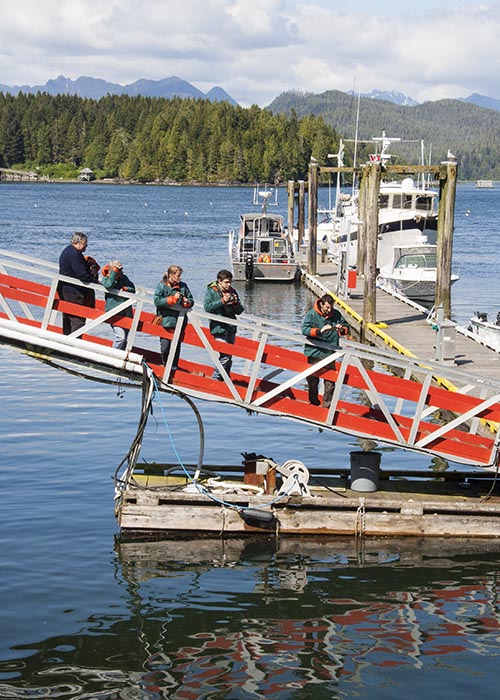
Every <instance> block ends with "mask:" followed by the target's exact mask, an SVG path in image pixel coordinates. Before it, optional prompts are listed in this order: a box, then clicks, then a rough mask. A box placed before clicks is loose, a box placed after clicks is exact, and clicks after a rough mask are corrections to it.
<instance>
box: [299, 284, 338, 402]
mask: <svg viewBox="0 0 500 700" xmlns="http://www.w3.org/2000/svg"><path fill="white" fill-rule="evenodd" d="M348 333H349V326H348V324H347V322H346V320H345V319H344V317H343V316H342V314H341V313H340V311H338V310H337V309H335V308H334V307H333V299H332V297H331V296H330V294H324V295H323V296H322V297H321V298H320V299H317V300H316V302H315V303H314V306H313V308H312V309H310V310H309V311H308V312H307V313H306V315H305V317H304V321H303V323H302V334H303V335H305V336H307V338H310V339H311V340H321V341H322V342H323V343H328V345H329V346H330V349H328V348H320V347H318V346H315V345H309V344H306V345H305V346H304V355H305V356H306V357H307V361H308V362H309V364H314V363H316V362H319V361H320V360H322V359H323V358H325V357H327V356H328V355H330V354H331V353H332V352H333V351H334V350H336V349H337V348H338V347H339V336H340V335H347V334H348ZM334 367H335V364H334V363H332V365H330V366H329V369H334ZM307 385H308V387H309V402H310V403H312V404H313V405H314V406H319V405H320V400H319V396H318V390H319V377H316V376H315V375H314V374H311V375H309V376H308V377H307ZM334 389H335V382H332V381H330V380H328V379H325V387H324V391H323V406H326V407H328V406H330V403H331V401H332V396H333V391H334Z"/></svg>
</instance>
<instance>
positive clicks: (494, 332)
mask: <svg viewBox="0 0 500 700" xmlns="http://www.w3.org/2000/svg"><path fill="white" fill-rule="evenodd" d="M468 330H469V331H470V332H471V333H473V334H474V336H477V340H478V341H479V342H480V343H482V344H483V345H487V346H488V347H489V348H492V349H493V350H496V352H500V311H499V312H498V313H497V317H496V320H495V322H492V321H488V314H487V313H484V312H482V311H476V313H475V314H474V316H472V318H471V319H470V321H469V327H468Z"/></svg>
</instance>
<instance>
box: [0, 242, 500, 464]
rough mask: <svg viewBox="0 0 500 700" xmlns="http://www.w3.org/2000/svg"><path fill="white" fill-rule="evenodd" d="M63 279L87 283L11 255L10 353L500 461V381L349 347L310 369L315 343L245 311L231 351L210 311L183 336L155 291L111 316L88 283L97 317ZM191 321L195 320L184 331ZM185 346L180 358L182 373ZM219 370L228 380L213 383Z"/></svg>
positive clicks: (467, 457)
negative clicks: (327, 397)
mask: <svg viewBox="0 0 500 700" xmlns="http://www.w3.org/2000/svg"><path fill="white" fill-rule="evenodd" d="M61 280H66V281H71V283H73V284H75V283H76V284H78V281H77V280H75V279H73V278H66V277H64V276H61V275H59V274H58V267H57V265H56V264H54V263H51V262H48V261H44V260H41V259H38V258H32V257H29V256H26V255H21V254H18V253H15V252H13V251H7V250H1V249H0V342H1V343H2V344H5V345H8V346H10V347H13V348H16V349H18V350H20V351H22V352H23V353H26V354H28V355H31V356H33V357H35V358H37V359H39V360H42V361H44V362H48V363H49V364H51V365H53V366H56V367H60V368H64V369H67V368H74V367H75V366H77V367H79V368H80V369H81V368H82V367H83V368H86V369H85V372H86V375H87V376H88V377H89V378H97V377H98V376H100V377H102V376H103V375H104V376H105V377H106V378H109V380H110V381H113V380H118V379H119V380H120V381H124V380H125V379H126V380H127V381H128V382H129V383H130V384H132V385H137V386H140V385H141V383H142V376H143V372H144V365H145V363H146V364H147V365H148V366H149V367H150V368H151V370H152V372H153V373H154V375H155V377H156V380H157V383H158V388H159V390H161V391H167V392H173V393H180V394H184V395H186V396H188V397H190V398H191V399H202V400H208V401H217V402H222V403H226V404H232V405H234V406H238V407H240V408H243V409H246V410H247V411H251V412H258V413H262V414H270V415H275V416H279V417H281V418H285V419H291V420H294V421H300V422H301V423H306V424H311V425H314V426H317V427H319V428H322V429H324V430H330V431H339V432H341V433H346V434H349V435H353V436H356V437H359V438H369V439H372V440H376V441H380V442H382V443H385V444H388V445H394V446H397V447H401V448H405V449H410V450H415V451H419V452H424V453H429V454H432V455H438V456H440V457H442V458H444V459H446V460H450V461H454V462H458V463H462V464H468V465H474V466H480V467H487V466H493V465H497V463H498V446H499V425H500V384H498V383H496V382H494V381H490V380H489V379H488V378H485V377H477V376H475V377H474V376H472V375H470V374H469V373H468V372H467V373H466V372H464V371H460V370H459V369H457V368H454V367H449V366H444V365H440V364H437V363H435V362H432V361H427V360H419V359H417V358H410V357H406V356H403V355H400V354H398V353H396V352H393V351H390V350H382V349H379V348H374V347H370V346H367V345H362V344H359V343H356V342H354V341H351V340H344V339H342V340H341V347H339V348H338V349H337V350H335V352H333V353H332V354H330V355H329V356H328V357H326V358H325V359H323V360H321V361H320V362H318V363H317V364H314V365H310V364H308V362H307V359H306V357H305V356H304V354H303V348H304V343H305V338H304V337H303V336H302V334H301V333H300V330H298V329H296V328H293V327H290V326H286V325H283V324H279V323H276V322H273V321H271V320H269V319H265V318H259V317H255V316H250V315H248V314H242V316H241V317H239V318H238V319H236V320H235V321H234V322H232V323H234V325H235V326H237V328H238V334H237V336H236V341H235V343H234V345H232V344H227V343H225V342H223V341H221V340H216V339H215V338H214V337H213V336H212V335H211V334H210V331H209V327H208V325H209V321H210V320H211V319H217V318H220V317H217V316H214V315H213V314H209V313H206V312H205V311H204V310H203V307H202V306H201V305H200V304H195V306H194V307H193V309H191V310H190V311H189V312H181V314H180V316H179V320H178V322H177V326H176V327H175V329H173V330H168V329H165V328H163V327H161V326H157V325H155V324H153V322H152V321H153V317H154V313H155V309H154V304H153V293H152V291H151V290H147V289H142V290H139V291H138V292H137V293H136V294H129V293H126V292H122V291H120V297H123V298H124V299H125V301H123V302H122V304H121V305H120V306H118V307H115V308H114V309H113V310H112V311H110V312H107V313H106V312H105V311H104V288H103V287H102V286H101V285H100V284H91V285H84V286H86V287H87V288H92V289H93V290H94V291H95V294H96V302H95V308H90V307H85V306H80V305H77V304H72V303H69V302H66V301H63V300H61V299H60V298H59V295H58V291H57V290H58V284H59V282H60V281H61ZM82 286H83V285H82ZM129 306H131V307H133V311H134V313H133V318H128V317H122V318H120V319H119V320H118V321H116V318H115V319H114V320H113V322H114V323H115V322H116V323H117V324H118V325H121V326H123V327H125V328H128V329H129V334H128V339H127V347H126V349H125V350H123V351H122V350H117V349H114V348H113V347H112V333H111V328H110V320H111V319H113V317H116V314H117V312H119V311H120V310H123V309H125V308H126V307H129ZM62 312H65V313H69V314H73V315H75V316H81V317H82V318H85V321H86V322H85V325H84V327H83V328H81V329H80V330H78V331H76V332H74V333H72V334H71V335H63V334H62V330H61V319H60V314H61V313H62ZM184 314H187V316H188V318H187V321H188V322H187V325H186V326H185V329H184V331H183V322H184V320H185V319H184ZM161 336H165V337H170V338H171V339H172V352H171V353H170V356H169V360H168V361H167V365H166V366H163V365H162V363H161V356H160V353H159V338H160V337H161ZM179 342H182V348H181V357H180V360H179V362H178V368H177V369H175V370H172V359H171V358H172V357H173V354H174V349H175V347H176V345H177V344H178V343H179ZM313 344H317V345H320V346H321V345H322V344H321V342H319V341H314V343H313ZM220 352H227V353H230V354H231V355H232V356H233V369H232V371H231V376H228V375H227V373H226V371H225V370H224V368H223V367H222V365H221V363H220V361H219V353H220ZM214 367H217V368H218V369H219V372H220V374H221V375H222V381H217V380H215V379H212V372H213V369H214ZM313 373H314V374H317V375H318V376H321V377H322V378H326V379H330V380H331V381H334V382H335V390H334V393H333V398H332V401H331V405H330V406H329V407H323V406H313V405H311V404H310V403H309V401H308V392H307V387H306V381H305V380H306V378H307V376H308V375H310V374H313ZM450 387H451V389H452V390H450ZM485 426H486V429H485Z"/></svg>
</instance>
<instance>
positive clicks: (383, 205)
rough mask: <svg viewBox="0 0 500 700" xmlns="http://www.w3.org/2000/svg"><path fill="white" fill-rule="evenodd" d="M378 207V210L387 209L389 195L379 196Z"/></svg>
mask: <svg viewBox="0 0 500 700" xmlns="http://www.w3.org/2000/svg"><path fill="white" fill-rule="evenodd" d="M378 206H379V208H380V209H387V208H388V206H389V195H388V194H381V195H379V198H378Z"/></svg>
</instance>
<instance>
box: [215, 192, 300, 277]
mask: <svg viewBox="0 0 500 700" xmlns="http://www.w3.org/2000/svg"><path fill="white" fill-rule="evenodd" d="M273 197H274V201H271V200H272V198H273ZM253 203H254V204H259V203H260V204H261V211H260V212H252V213H247V214H241V215H240V219H241V222H240V229H239V231H238V233H237V234H236V233H235V232H234V231H230V232H229V256H230V259H231V263H232V267H233V279H234V280H235V281H237V282H238V281H245V280H255V281H256V282H260V281H265V282H293V281H294V280H296V279H297V277H298V274H299V267H298V264H297V260H296V257H295V252H294V245H293V241H292V239H291V237H290V235H289V233H288V230H287V228H286V227H285V226H284V223H283V217H282V216H281V215H279V214H270V213H269V212H268V211H267V209H268V206H270V205H271V204H277V190H274V191H273V190H268V189H264V190H262V191H259V189H258V188H256V189H255V190H254V199H253Z"/></svg>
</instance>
